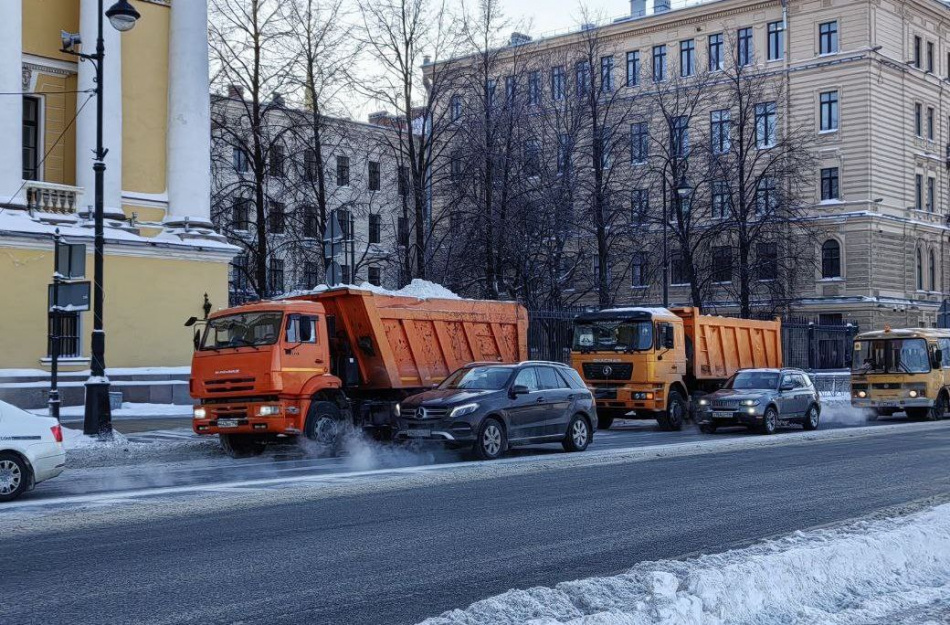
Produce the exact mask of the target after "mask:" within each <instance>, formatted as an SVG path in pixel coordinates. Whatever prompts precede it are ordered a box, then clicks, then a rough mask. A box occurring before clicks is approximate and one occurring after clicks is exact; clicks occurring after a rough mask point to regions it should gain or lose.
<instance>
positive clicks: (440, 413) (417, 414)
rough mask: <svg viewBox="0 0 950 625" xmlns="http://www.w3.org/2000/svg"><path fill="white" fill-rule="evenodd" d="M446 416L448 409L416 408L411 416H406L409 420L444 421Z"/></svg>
mask: <svg viewBox="0 0 950 625" xmlns="http://www.w3.org/2000/svg"><path fill="white" fill-rule="evenodd" d="M423 411H424V413H423ZM448 414H449V409H448V408H417V409H416V410H415V411H413V413H412V414H409V415H406V416H407V417H409V418H411V419H444V418H445V416H446V415H448Z"/></svg>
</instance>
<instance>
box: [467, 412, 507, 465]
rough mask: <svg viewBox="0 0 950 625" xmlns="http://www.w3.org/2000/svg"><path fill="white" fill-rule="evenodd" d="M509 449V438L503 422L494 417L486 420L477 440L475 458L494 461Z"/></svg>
mask: <svg viewBox="0 0 950 625" xmlns="http://www.w3.org/2000/svg"><path fill="white" fill-rule="evenodd" d="M507 447H508V437H507V436H506V435H505V428H504V426H503V425H502V424H501V421H499V420H498V419H496V418H494V417H489V418H487V419H485V420H484V421H483V422H482V426H481V427H480V428H478V438H476V439H475V446H474V452H475V457H476V458H478V459H479V460H494V459H496V458H499V457H500V456H501V455H502V454H503V453H505V449H507Z"/></svg>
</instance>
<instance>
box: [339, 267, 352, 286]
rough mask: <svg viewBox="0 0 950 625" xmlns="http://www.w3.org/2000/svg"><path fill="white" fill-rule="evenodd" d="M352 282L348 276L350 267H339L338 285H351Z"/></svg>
mask: <svg viewBox="0 0 950 625" xmlns="http://www.w3.org/2000/svg"><path fill="white" fill-rule="evenodd" d="M352 282H353V276H351V275H350V266H349V265H340V283H341V284H351V283H352Z"/></svg>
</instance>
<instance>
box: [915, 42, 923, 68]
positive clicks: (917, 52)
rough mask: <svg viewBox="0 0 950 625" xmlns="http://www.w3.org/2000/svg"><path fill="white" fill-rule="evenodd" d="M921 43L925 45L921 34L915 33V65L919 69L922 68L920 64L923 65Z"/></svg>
mask: <svg viewBox="0 0 950 625" xmlns="http://www.w3.org/2000/svg"><path fill="white" fill-rule="evenodd" d="M921 45H923V42H922V41H921V39H920V37H919V36H917V35H915V36H914V67H916V68H917V69H920V66H921V51H920V47H921Z"/></svg>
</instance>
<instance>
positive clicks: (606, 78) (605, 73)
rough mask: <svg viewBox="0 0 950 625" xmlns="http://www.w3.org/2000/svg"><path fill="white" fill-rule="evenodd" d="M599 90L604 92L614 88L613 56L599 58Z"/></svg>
mask: <svg viewBox="0 0 950 625" xmlns="http://www.w3.org/2000/svg"><path fill="white" fill-rule="evenodd" d="M600 90H601V91H604V92H608V91H613V90H614V57H612V56H604V57H601V59H600Z"/></svg>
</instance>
